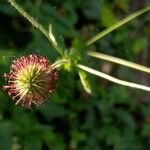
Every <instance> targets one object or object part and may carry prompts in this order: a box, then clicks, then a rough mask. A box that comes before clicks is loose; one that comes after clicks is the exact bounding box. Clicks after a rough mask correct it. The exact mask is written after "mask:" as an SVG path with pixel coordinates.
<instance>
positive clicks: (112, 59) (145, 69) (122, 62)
mask: <svg viewBox="0 0 150 150" xmlns="http://www.w3.org/2000/svg"><path fill="white" fill-rule="evenodd" d="M88 55H89V56H92V57H95V58H98V59H102V60H106V61H110V62H113V63H116V64H120V65H123V66H126V67H130V68H133V69H136V70H139V71H143V72H146V73H150V68H149V67H145V66H142V65H139V64H137V63H133V62H130V61H127V60H123V59H120V58H117V57H114V56H110V55H106V54H102V53H98V52H94V51H89V52H88Z"/></svg>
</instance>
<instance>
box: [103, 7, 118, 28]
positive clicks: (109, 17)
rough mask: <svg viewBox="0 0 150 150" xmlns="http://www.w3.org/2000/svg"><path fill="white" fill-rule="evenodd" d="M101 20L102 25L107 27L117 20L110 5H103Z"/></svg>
mask: <svg viewBox="0 0 150 150" xmlns="http://www.w3.org/2000/svg"><path fill="white" fill-rule="evenodd" d="M101 21H102V25H103V26H105V27H109V26H111V25H112V24H114V23H116V22H117V21H118V19H117V17H116V16H115V14H114V13H113V11H112V10H111V8H110V6H107V5H103V7H102V12H101Z"/></svg>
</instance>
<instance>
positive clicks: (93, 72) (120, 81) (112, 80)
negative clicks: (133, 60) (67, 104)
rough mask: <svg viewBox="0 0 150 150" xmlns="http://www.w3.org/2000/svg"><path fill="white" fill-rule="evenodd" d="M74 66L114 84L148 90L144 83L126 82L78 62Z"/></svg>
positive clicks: (149, 89)
mask: <svg viewBox="0 0 150 150" xmlns="http://www.w3.org/2000/svg"><path fill="white" fill-rule="evenodd" d="M76 66H77V67H78V68H80V69H82V70H84V71H87V72H89V73H91V74H94V75H96V76H99V77H101V78H104V79H106V80H109V81H111V82H114V83H116V84H120V85H124V86H128V87H132V88H136V89H141V90H144V91H150V87H148V86H144V85H140V84H136V83H132V82H127V81H124V80H120V79H118V78H115V77H112V76H110V75H107V74H105V73H102V72H100V71H97V70H94V69H92V68H89V67H87V66H84V65H81V64H78V65H76Z"/></svg>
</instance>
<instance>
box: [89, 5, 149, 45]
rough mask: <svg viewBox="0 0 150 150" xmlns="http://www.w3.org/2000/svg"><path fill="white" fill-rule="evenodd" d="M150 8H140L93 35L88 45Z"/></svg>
mask: <svg viewBox="0 0 150 150" xmlns="http://www.w3.org/2000/svg"><path fill="white" fill-rule="evenodd" d="M149 10H150V6H148V7H146V8H144V9H142V10H139V11H137V12H135V13H133V14H131V15H129V16H128V17H126V18H125V19H123V20H121V21H119V22H117V23H116V24H114V25H112V26H110V27H109V28H107V29H106V30H104V31H102V32H100V33H98V34H97V35H95V36H94V37H92V38H91V39H89V40H88V41H87V43H86V45H87V46H89V45H91V44H93V43H94V42H96V41H97V40H99V39H100V38H102V37H104V36H105V35H107V34H108V33H110V32H112V31H113V30H115V29H117V28H119V27H120V26H122V25H124V24H125V23H127V22H129V21H131V20H133V19H134V18H136V17H138V16H139V15H142V14H143V13H145V12H147V11H149Z"/></svg>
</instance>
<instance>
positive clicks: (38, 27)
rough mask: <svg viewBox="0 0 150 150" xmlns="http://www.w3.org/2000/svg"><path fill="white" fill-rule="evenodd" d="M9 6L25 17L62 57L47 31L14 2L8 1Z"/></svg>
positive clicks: (61, 52)
mask: <svg viewBox="0 0 150 150" xmlns="http://www.w3.org/2000/svg"><path fill="white" fill-rule="evenodd" d="M8 1H9V2H10V3H11V5H12V6H13V7H15V8H16V10H17V11H18V12H19V13H20V14H21V15H22V16H23V17H25V18H26V19H27V20H28V21H29V22H30V23H31V24H32V25H33V26H34V27H36V28H37V29H39V30H40V31H41V32H42V33H43V34H44V35H45V36H46V37H47V39H48V40H49V41H50V43H51V44H52V45H53V47H54V48H55V49H56V50H57V51H58V52H59V54H60V55H62V56H63V51H62V49H61V48H60V47H58V45H57V44H56V43H55V42H53V40H52V39H51V37H50V36H49V33H48V32H47V30H46V29H45V28H44V27H43V26H42V25H41V24H40V23H38V22H37V21H36V20H35V19H34V18H33V17H31V16H30V15H29V14H28V13H27V12H26V11H25V10H24V9H23V8H21V7H20V6H19V5H18V4H17V3H16V2H15V0H8Z"/></svg>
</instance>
